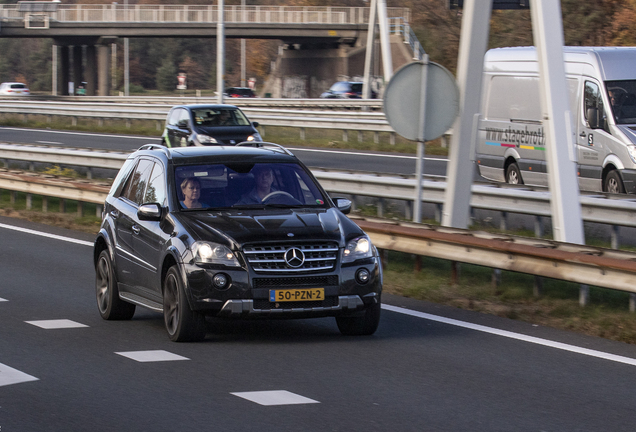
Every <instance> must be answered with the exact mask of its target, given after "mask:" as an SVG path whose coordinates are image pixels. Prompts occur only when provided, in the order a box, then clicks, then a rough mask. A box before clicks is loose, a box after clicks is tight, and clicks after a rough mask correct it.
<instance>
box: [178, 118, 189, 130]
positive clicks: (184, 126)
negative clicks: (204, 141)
mask: <svg viewBox="0 0 636 432" xmlns="http://www.w3.org/2000/svg"><path fill="white" fill-rule="evenodd" d="M177 127H178V128H179V129H188V121H187V120H179V123H177Z"/></svg>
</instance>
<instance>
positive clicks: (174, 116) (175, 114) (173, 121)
mask: <svg viewBox="0 0 636 432" xmlns="http://www.w3.org/2000/svg"><path fill="white" fill-rule="evenodd" d="M179 111H181V110H180V109H176V110H173V111H172V112H171V113H170V119H169V120H168V124H169V125H170V126H176V125H177V123H178V122H179Z"/></svg>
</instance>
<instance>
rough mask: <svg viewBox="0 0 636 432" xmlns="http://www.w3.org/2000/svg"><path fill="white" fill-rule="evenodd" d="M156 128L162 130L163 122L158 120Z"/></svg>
mask: <svg viewBox="0 0 636 432" xmlns="http://www.w3.org/2000/svg"><path fill="white" fill-rule="evenodd" d="M155 129H156V130H161V122H160V121H159V120H157V122H156V123H155Z"/></svg>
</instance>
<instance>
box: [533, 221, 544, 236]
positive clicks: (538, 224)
mask: <svg viewBox="0 0 636 432" xmlns="http://www.w3.org/2000/svg"><path fill="white" fill-rule="evenodd" d="M543 234H544V227H543V218H542V217H541V216H535V217H534V236H535V237H537V238H542V237H543Z"/></svg>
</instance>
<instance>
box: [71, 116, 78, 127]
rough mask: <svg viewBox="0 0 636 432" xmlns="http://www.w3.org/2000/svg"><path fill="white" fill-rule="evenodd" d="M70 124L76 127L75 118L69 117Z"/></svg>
mask: <svg viewBox="0 0 636 432" xmlns="http://www.w3.org/2000/svg"><path fill="white" fill-rule="evenodd" d="M71 124H72V125H73V126H77V117H71Z"/></svg>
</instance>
